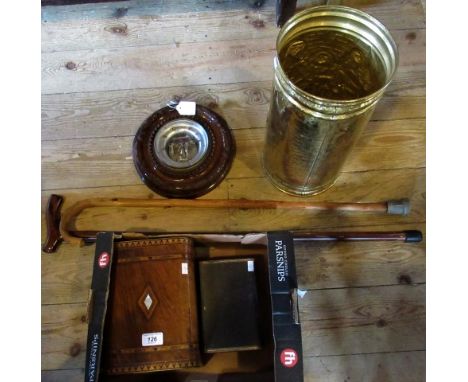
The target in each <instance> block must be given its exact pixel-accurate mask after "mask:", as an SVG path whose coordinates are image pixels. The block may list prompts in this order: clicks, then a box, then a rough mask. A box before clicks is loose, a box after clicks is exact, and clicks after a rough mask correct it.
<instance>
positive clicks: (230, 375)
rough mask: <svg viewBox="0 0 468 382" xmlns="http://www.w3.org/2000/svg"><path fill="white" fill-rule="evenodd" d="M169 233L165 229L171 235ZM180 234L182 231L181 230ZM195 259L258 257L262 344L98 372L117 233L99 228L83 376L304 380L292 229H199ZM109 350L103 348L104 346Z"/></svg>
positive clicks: (208, 381)
mask: <svg viewBox="0 0 468 382" xmlns="http://www.w3.org/2000/svg"><path fill="white" fill-rule="evenodd" d="M167 236H170V235H167V234H166V235H161V236H160V237H167ZM177 236H181V235H177ZM183 236H186V237H191V238H193V239H194V241H195V243H196V246H195V252H196V259H198V260H200V261H202V260H209V259H223V258H254V259H255V266H256V276H257V283H258V298H259V301H260V302H261V303H260V304H259V306H260V308H259V330H260V335H261V338H262V341H261V342H262V343H261V349H258V350H250V351H233V352H220V353H214V354H204V355H203V366H201V367H196V368H185V369H178V370H171V371H157V372H152V373H150V374H138V375H136V374H133V375H127V376H123V375H122V376H107V375H105V374H104V373H100V366H101V365H100V362H101V354H102V352H103V349H102V346H103V333H104V326H105V323H106V307H107V299H108V294H109V282H110V279H111V278H112V257H113V242H114V236H113V234H112V233H99V234H98V236H97V241H96V253H95V261H94V266H93V279H92V286H91V292H90V296H91V297H90V300H89V310H88V313H89V314H88V322H89V327H88V344H87V354H86V365H85V381H87V382H96V381H105V380H109V381H111V380H118V381H140V380H141V381H146V380H151V381H164V382H168V381H184V382H221V381H256V382H260V381H276V382H302V381H303V379H304V378H303V363H302V340H301V326H300V320H299V313H298V305H297V304H298V302H297V278H296V269H295V259H294V243H293V239H292V235H291V234H290V233H289V232H286V231H282V232H268V233H265V234H246V235H227V234H225V235H215V234H214V235H197V234H193V235H191V234H186V235H183ZM104 351H105V349H104Z"/></svg>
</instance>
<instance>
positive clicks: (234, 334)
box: [199, 258, 260, 353]
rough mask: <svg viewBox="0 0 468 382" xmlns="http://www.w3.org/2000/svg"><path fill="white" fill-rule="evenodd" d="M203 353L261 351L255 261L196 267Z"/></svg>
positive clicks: (215, 262)
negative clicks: (198, 276) (199, 295)
mask: <svg viewBox="0 0 468 382" xmlns="http://www.w3.org/2000/svg"><path fill="white" fill-rule="evenodd" d="M199 266H200V268H199V271H200V294H201V309H200V310H201V312H200V315H201V321H202V331H203V333H202V334H203V346H204V351H205V353H216V352H224V351H240V350H257V349H260V336H259V329H258V327H259V322H258V319H259V313H258V294H257V285H256V279H255V261H254V259H252V258H247V259H244V258H242V259H229V260H207V261H201V262H200V263H199Z"/></svg>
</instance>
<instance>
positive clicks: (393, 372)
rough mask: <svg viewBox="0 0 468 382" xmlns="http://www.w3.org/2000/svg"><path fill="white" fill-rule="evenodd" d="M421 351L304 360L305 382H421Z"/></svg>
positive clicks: (47, 374)
mask: <svg viewBox="0 0 468 382" xmlns="http://www.w3.org/2000/svg"><path fill="white" fill-rule="evenodd" d="M425 361H426V354H425V352H424V351H412V352H391V353H377V354H354V355H344V356H334V357H308V358H305V359H304V372H305V379H304V382H335V381H345V382H352V381H360V382H380V381H395V382H421V381H424V380H425V368H424V365H425ZM83 378H84V370H83V369H73V370H47V371H43V372H42V381H43V382H61V381H68V382H78V381H80V382H81V381H82V380H83Z"/></svg>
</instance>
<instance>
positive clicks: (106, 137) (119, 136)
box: [41, 114, 426, 142]
mask: <svg viewBox="0 0 468 382" xmlns="http://www.w3.org/2000/svg"><path fill="white" fill-rule="evenodd" d="M149 116H150V114H149V115H148V117H149ZM143 121H144V120H142V121H141V122H142V123H143ZM401 121H418V122H425V121H426V118H420V117H415V118H398V119H372V120H370V121H369V122H370V123H372V122H401ZM231 130H232V131H234V132H235V131H242V132H248V131H255V130H257V131H260V130H266V126H252V127H248V128H240V129H233V128H231ZM134 136H135V134H122V135H107V136H85V137H73V138H57V139H42V140H41V142H63V141H75V140H87V139H89V140H91V139H92V140H98V139H99V140H101V139H115V138H131V137H134Z"/></svg>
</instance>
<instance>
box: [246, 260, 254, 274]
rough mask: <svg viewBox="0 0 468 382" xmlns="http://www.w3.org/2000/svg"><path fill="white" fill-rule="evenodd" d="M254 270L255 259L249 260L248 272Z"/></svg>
mask: <svg viewBox="0 0 468 382" xmlns="http://www.w3.org/2000/svg"><path fill="white" fill-rule="evenodd" d="M253 271H254V262H253V260H248V261H247V272H253Z"/></svg>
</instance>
